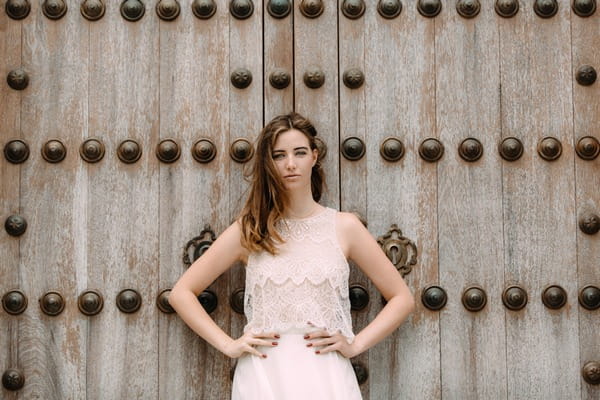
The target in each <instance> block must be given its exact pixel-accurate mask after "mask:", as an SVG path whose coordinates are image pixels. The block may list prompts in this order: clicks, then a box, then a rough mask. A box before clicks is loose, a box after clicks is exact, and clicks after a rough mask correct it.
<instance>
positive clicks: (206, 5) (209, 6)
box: [192, 0, 217, 19]
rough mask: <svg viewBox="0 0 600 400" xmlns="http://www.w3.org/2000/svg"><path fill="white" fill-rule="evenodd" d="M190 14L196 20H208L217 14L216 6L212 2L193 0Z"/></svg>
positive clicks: (209, 0) (210, 0)
mask: <svg viewBox="0 0 600 400" xmlns="http://www.w3.org/2000/svg"><path fill="white" fill-rule="evenodd" d="M192 12H193V13H194V15H195V16H196V17H197V18H200V19H209V18H210V17H212V16H213V15H215V13H216V12H217V5H216V4H215V1H214V0H194V2H193V3H192Z"/></svg>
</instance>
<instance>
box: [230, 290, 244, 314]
mask: <svg viewBox="0 0 600 400" xmlns="http://www.w3.org/2000/svg"><path fill="white" fill-rule="evenodd" d="M244 293H245V291H244V288H238V289H236V290H234V291H233V293H231V297H230V298H229V305H230V306H231V309H232V310H233V311H235V312H236V313H238V314H244Z"/></svg>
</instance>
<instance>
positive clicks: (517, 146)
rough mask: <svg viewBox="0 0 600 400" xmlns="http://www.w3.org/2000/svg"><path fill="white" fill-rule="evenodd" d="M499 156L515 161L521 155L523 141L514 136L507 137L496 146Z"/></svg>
mask: <svg viewBox="0 0 600 400" xmlns="http://www.w3.org/2000/svg"><path fill="white" fill-rule="evenodd" d="M498 152H499V153H500V156H501V157H502V158H504V159H505V160H506V161H515V160H518V159H519V158H521V156H522V155H523V143H521V141H520V140H519V139H517V138H516V137H512V136H511V137H507V138H505V139H504V140H502V142H500V145H499V146H498Z"/></svg>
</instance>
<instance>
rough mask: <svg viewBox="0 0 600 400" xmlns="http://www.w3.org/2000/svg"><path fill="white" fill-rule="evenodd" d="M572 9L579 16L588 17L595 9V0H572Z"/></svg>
mask: <svg viewBox="0 0 600 400" xmlns="http://www.w3.org/2000/svg"><path fill="white" fill-rule="evenodd" d="M573 11H574V12H575V14H577V15H579V16H580V17H589V16H590V15H592V14H594V12H595V11H596V0H574V1H573Z"/></svg>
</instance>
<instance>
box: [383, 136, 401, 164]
mask: <svg viewBox="0 0 600 400" xmlns="http://www.w3.org/2000/svg"><path fill="white" fill-rule="evenodd" d="M379 154H381V157H383V158H384V159H385V160H386V161H391V162H394V161H398V160H400V159H401V158H402V157H404V144H402V141H401V140H400V139H396V138H394V137H389V138H386V139H384V141H383V143H381V146H380V147H379Z"/></svg>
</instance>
